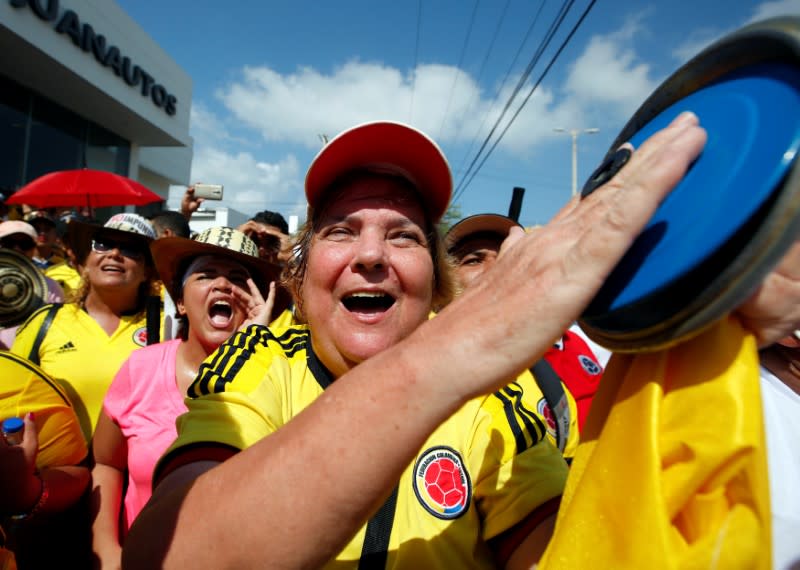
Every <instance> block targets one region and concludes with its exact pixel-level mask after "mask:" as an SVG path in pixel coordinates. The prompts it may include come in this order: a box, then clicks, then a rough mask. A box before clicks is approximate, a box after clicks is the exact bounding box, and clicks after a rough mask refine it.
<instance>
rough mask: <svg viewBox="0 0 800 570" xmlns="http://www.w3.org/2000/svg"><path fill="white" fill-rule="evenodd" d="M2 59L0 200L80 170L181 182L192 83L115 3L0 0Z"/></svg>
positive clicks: (151, 182)
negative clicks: (44, 178)
mask: <svg viewBox="0 0 800 570" xmlns="http://www.w3.org/2000/svg"><path fill="white" fill-rule="evenodd" d="M0 53H2V54H3V57H2V58H0V191H2V192H3V193H4V194H6V195H8V194H10V193H12V192H13V191H14V190H16V189H17V188H19V187H21V186H23V185H24V184H26V183H27V182H29V181H31V180H33V179H35V178H37V177H39V176H40V175H42V174H45V173H47V172H52V171H56V170H66V169H72V168H81V167H83V166H86V167H88V168H96V169H100V170H109V171H112V172H116V173H118V174H123V175H125V176H128V177H130V178H133V179H134V180H138V181H139V182H141V183H142V184H144V185H145V186H147V187H148V188H150V189H151V190H153V191H154V192H156V193H157V194H159V195H160V196H163V197H164V199H165V200H166V199H167V196H168V190H169V185H170V184H188V182H189V173H190V167H191V161H192V141H191V138H190V137H189V111H190V107H191V99H192V82H191V79H190V78H189V76H188V75H187V74H186V72H185V71H183V70H182V69H181V68H180V67H178V65H177V64H176V63H175V62H174V61H173V60H172V59H171V58H170V57H169V55H167V54H166V53H165V52H164V50H162V49H161V48H160V47H159V46H158V45H157V44H156V43H155V42H153V40H152V39H151V38H150V36H149V35H147V34H146V33H145V32H144V31H143V30H142V29H141V28H140V27H139V26H138V25H137V24H136V23H135V22H134V21H133V20H132V19H131V18H130V17H129V16H128V15H127V14H126V13H125V12H123V11H122V9H121V8H120V7H119V6H118V5H117V4H116V3H115V2H113V0H103V1H102V2H97V1H91V0H0ZM160 208H161V206H160V205H153V206H147V207H143V208H138V210H139V211H143V212H144V213H149V211H150V210H152V209H160Z"/></svg>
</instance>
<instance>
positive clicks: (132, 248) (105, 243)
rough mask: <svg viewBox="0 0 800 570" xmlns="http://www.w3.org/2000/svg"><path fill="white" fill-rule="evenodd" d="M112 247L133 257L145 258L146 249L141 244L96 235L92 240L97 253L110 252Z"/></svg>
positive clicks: (94, 250) (93, 249) (93, 248)
mask: <svg viewBox="0 0 800 570" xmlns="http://www.w3.org/2000/svg"><path fill="white" fill-rule="evenodd" d="M112 249H116V250H117V251H119V252H120V254H122V255H123V256H125V257H129V258H131V259H137V260H138V259H144V251H143V250H142V248H141V246H139V245H136V244H132V243H123V242H118V241H114V240H111V239H108V238H104V237H96V238H94V239H93V240H92V251H93V252H95V253H108V252H109V251H111V250H112Z"/></svg>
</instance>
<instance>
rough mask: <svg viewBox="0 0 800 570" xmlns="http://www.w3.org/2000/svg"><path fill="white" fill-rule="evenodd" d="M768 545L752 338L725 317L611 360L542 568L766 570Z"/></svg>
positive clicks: (761, 430) (763, 458)
mask: <svg viewBox="0 0 800 570" xmlns="http://www.w3.org/2000/svg"><path fill="white" fill-rule="evenodd" d="M770 545H771V542H770V508H769V482H768V478H767V460H766V447H765V442H764V427H763V419H762V408H761V394H760V389H759V373H758V352H757V347H756V343H755V339H754V338H753V337H752V336H751V335H750V334H749V333H747V332H746V331H745V330H744V329H743V328H742V327H741V325H740V324H739V323H738V321H737V320H736V319H734V318H728V319H726V320H723V321H722V322H720V323H718V324H716V325H714V326H713V327H712V328H710V329H709V330H707V331H705V332H704V333H703V334H701V335H700V336H697V337H695V338H692V339H690V340H688V341H686V342H684V343H682V344H680V345H678V346H675V347H673V348H670V349H667V350H664V351H661V352H656V353H648V354H636V355H614V356H613V357H612V358H611V361H610V362H609V365H608V367H607V368H606V372H605V374H604V377H603V380H602V382H601V385H600V389H599V391H598V393H597V395H596V396H595V398H594V401H593V403H592V409H591V412H590V413H589V418H588V420H587V423H586V426H585V429H584V431H583V432H582V433H581V444H580V446H579V447H578V450H577V452H576V455H575V459H574V461H573V463H572V469H571V472H570V475H569V479H568V480H567V487H566V490H565V492H564V497H563V500H562V504H561V508H560V510H559V514H558V521H557V524H556V529H555V533H554V536H553V539H552V541H551V542H550V545H549V547H548V549H547V551H546V552H545V555H544V557H543V559H542V561H541V565H540V567H541V568H545V569H547V570H553V569H560V568H569V569H580V568H615V569H617V568H637V569H638V568H648V569H651V568H665V569H678V568H680V569H683V568H692V569H694V568H725V569H727V568H758V569H763V570H768V569H769V568H770V567H771V560H770V557H771V548H770Z"/></svg>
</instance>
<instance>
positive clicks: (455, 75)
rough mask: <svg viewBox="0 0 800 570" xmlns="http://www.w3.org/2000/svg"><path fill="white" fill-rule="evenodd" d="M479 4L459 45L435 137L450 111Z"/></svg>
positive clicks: (437, 136)
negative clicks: (448, 93)
mask: <svg viewBox="0 0 800 570" xmlns="http://www.w3.org/2000/svg"><path fill="white" fill-rule="evenodd" d="M479 4H480V0H475V4H474V5H473V7H472V15H471V16H470V19H469V27H468V28H467V35H466V37H465V38H464V45H462V46H461V54H460V55H459V56H458V65H457V66H456V69H455V71H454V72H453V85H452V86H451V87H450V95H449V96H448V97H447V106H445V108H444V113H442V122H441V124H440V125H439V132H437V133H436V137H435V138H436V139H439V138H440V135H441V134H442V130H443V129H444V123H445V119H447V115H448V114H449V113H450V105H451V103H452V102H453V93H455V91H456V85H457V84H458V72H459V71H461V64H462V63H463V62H464V54H465V53H467V45H469V38H470V37H472V28H473V27H474V25H475V15H476V14H477V13H478V5H479Z"/></svg>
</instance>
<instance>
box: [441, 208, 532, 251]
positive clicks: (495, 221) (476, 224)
mask: <svg viewBox="0 0 800 570" xmlns="http://www.w3.org/2000/svg"><path fill="white" fill-rule="evenodd" d="M515 226H518V227H522V225H521V224H519V223H517V222H515V221H514V220H512V219H511V218H509V217H508V216H501V215H500V214H475V215H474V216H468V217H466V218H464V219H463V220H460V221H459V222H458V223H456V224H455V225H453V227H451V228H450V230H449V231H448V232H447V234H446V235H445V236H444V245H445V247H446V248H447V251H448V252H452V251H453V249H455V247H456V246H457V245H458V244H459V242H460V241H462V240H463V239H465V238H467V237H469V236H472V235H475V234H478V233H492V234H497V235H498V236H500V237H502V238H503V239H505V238H506V236H508V232H509V230H510V229H511V228H513V227H515Z"/></svg>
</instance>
